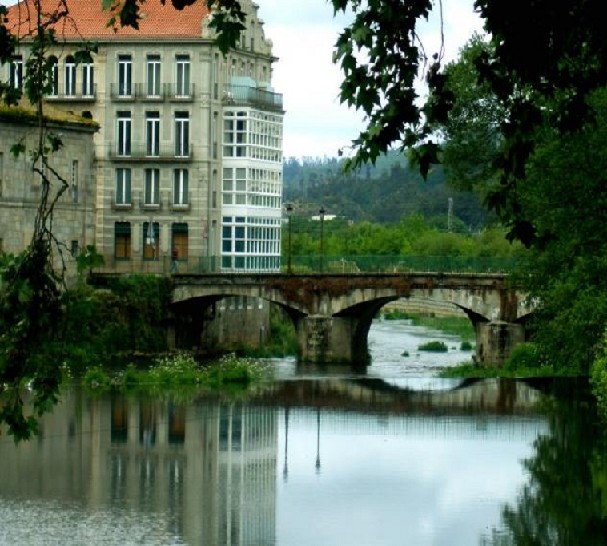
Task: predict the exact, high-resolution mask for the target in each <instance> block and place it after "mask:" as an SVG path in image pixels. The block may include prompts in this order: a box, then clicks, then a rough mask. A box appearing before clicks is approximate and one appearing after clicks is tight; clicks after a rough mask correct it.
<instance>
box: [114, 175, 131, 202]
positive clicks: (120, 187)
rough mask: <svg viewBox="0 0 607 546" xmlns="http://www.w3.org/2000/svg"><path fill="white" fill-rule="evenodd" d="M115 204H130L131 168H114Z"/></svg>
mask: <svg viewBox="0 0 607 546" xmlns="http://www.w3.org/2000/svg"><path fill="white" fill-rule="evenodd" d="M116 204H117V205H130V204H131V169H122V168H121V169H116Z"/></svg>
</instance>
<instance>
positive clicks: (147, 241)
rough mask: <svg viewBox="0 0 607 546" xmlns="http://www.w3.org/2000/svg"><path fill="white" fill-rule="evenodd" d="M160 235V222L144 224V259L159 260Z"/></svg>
mask: <svg viewBox="0 0 607 546" xmlns="http://www.w3.org/2000/svg"><path fill="white" fill-rule="evenodd" d="M159 235H160V226H159V225H158V222H144V223H143V259H144V260H157V259H158V252H157V249H158V236H159Z"/></svg>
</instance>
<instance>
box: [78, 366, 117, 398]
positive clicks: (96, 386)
mask: <svg viewBox="0 0 607 546" xmlns="http://www.w3.org/2000/svg"><path fill="white" fill-rule="evenodd" d="M82 383H83V385H84V387H85V388H86V389H88V390H89V391H92V392H98V393H101V392H105V391H108V390H109V389H110V387H111V384H112V382H111V380H110V376H109V375H108V374H107V373H105V371H104V370H103V369H102V368H100V367H99V366H93V367H92V368H89V369H88V370H87V371H86V373H85V374H84V377H83V379H82Z"/></svg>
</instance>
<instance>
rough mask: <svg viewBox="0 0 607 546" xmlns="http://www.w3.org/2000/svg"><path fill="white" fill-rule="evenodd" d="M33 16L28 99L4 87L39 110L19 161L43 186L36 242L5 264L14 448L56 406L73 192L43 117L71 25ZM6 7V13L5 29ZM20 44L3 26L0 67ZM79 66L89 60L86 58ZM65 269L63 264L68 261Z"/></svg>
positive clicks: (12, 100)
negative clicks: (64, 29)
mask: <svg viewBox="0 0 607 546" xmlns="http://www.w3.org/2000/svg"><path fill="white" fill-rule="evenodd" d="M34 6H35V7H36V9H35V10H34V11H33V12H32V13H31V21H30V23H31V25H32V26H33V28H34V29H35V31H34V36H33V41H32V48H31V54H30V56H29V58H28V59H27V61H26V63H25V71H24V74H23V91H22V90H21V88H19V87H17V86H14V85H10V82H8V83H0V97H2V98H3V99H4V101H5V102H6V103H8V104H16V103H18V102H19V101H20V100H21V98H22V97H21V95H22V93H25V95H26V99H27V101H29V103H30V104H31V105H33V107H34V109H35V112H36V119H37V121H38V139H37V145H36V146H35V147H34V149H32V150H26V149H25V146H24V144H23V143H22V142H15V143H14V144H13V146H12V149H11V151H12V152H13V154H14V155H16V156H18V155H20V154H24V153H29V156H30V163H31V165H32V177H36V178H38V179H39V181H40V188H41V191H40V200H39V202H38V208H37V212H36V216H35V219H34V226H33V235H32V239H31V241H30V243H29V245H28V247H27V248H26V249H25V251H23V252H22V253H21V254H20V255H19V256H5V257H3V260H2V264H0V327H1V333H0V347H1V352H0V423H6V424H7V425H8V428H9V433H10V434H12V435H13V436H14V438H15V440H20V439H24V438H29V437H30V436H31V434H32V433H33V432H35V431H36V426H37V420H36V417H37V416H39V415H41V414H42V413H43V412H44V411H46V410H47V409H48V408H49V407H50V406H51V405H52V404H54V403H55V401H56V398H57V393H58V390H59V383H60V380H61V368H60V366H59V365H58V364H57V363H56V362H54V361H52V360H51V359H46V358H44V357H43V356H42V355H41V348H42V347H44V345H45V344H46V343H48V342H49V341H51V340H52V339H54V337H55V336H56V334H57V327H58V324H59V322H60V319H61V315H62V306H61V294H62V291H63V284H64V272H65V266H63V267H62V268H60V269H59V270H57V269H56V268H55V267H54V259H53V257H54V256H55V255H57V254H58V255H59V257H60V258H61V261H62V252H63V251H64V250H65V248H64V244H63V243H62V242H61V241H59V240H57V238H56V237H55V235H54V234H53V230H52V224H53V214H54V210H55V205H56V204H57V202H58V200H59V199H60V198H61V196H62V195H63V194H64V193H65V191H66V190H67V189H68V187H69V184H68V182H67V180H66V179H65V178H63V177H62V176H61V174H60V173H59V172H58V171H57V170H56V169H54V168H53V166H52V165H51V164H50V162H49V157H50V156H51V155H52V154H53V153H54V152H56V151H57V150H58V149H59V148H60V147H61V146H62V142H61V139H60V137H59V135H57V134H54V133H52V132H50V131H48V130H47V128H46V119H45V116H44V112H43V97H44V95H45V94H46V93H48V92H49V90H50V86H51V84H52V65H51V63H50V61H49V59H48V55H47V52H48V50H49V48H50V47H52V46H53V45H54V44H56V43H57V42H56V38H55V35H54V33H53V32H52V31H51V30H49V27H50V26H51V25H52V24H54V23H56V22H57V21H59V20H61V19H62V18H64V17H65V16H66V14H67V6H66V4H65V1H64V0H60V2H59V4H58V9H57V10H56V11H55V12H54V13H53V14H51V15H50V16H48V15H46V16H44V17H43V16H42V13H41V10H40V2H39V1H38V0H36V1H35V2H34ZM5 14H6V7H5V6H0V17H2V21H4V15H5ZM17 43H18V40H17V37H15V36H13V35H11V34H10V32H8V30H7V28H6V27H5V26H4V24H3V23H2V24H0V61H1V62H2V64H5V63H7V62H10V61H11V60H12V58H13V55H14V53H15V47H16V45H17ZM77 55H78V58H79V60H85V59H90V54H89V52H87V51H86V50H83V51H82V52H79V53H78V54H77ZM62 262H63V261H62ZM25 383H28V385H29V387H30V390H31V393H32V406H33V415H30V416H27V415H26V413H25V412H24V400H23V395H22V388H23V387H24V384H25Z"/></svg>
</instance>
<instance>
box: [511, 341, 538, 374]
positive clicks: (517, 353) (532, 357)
mask: <svg viewBox="0 0 607 546" xmlns="http://www.w3.org/2000/svg"><path fill="white" fill-rule="evenodd" d="M541 366H542V356H541V353H540V351H539V349H538V346H537V345H536V344H535V343H531V342H527V343H520V344H519V345H517V346H516V347H515V348H514V349H513V350H512V354H511V355H510V358H508V360H507V361H506V363H505V364H504V368H506V369H508V370H528V369H533V368H540V367H541Z"/></svg>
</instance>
